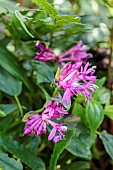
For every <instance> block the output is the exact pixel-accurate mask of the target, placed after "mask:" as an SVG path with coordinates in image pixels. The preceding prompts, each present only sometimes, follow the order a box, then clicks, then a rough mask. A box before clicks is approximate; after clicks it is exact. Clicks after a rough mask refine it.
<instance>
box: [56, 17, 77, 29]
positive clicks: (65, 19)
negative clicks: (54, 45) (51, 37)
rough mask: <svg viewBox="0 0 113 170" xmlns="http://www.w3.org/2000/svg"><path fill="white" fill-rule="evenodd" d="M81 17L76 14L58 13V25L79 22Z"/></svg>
mask: <svg viewBox="0 0 113 170" xmlns="http://www.w3.org/2000/svg"><path fill="white" fill-rule="evenodd" d="M79 21H80V18H79V17H76V16H69V15H61V16H60V15H57V16H56V26H58V27H59V26H60V27H62V26H64V25H66V24H71V23H76V22H79Z"/></svg>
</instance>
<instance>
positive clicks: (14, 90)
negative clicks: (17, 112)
mask: <svg viewBox="0 0 113 170" xmlns="http://www.w3.org/2000/svg"><path fill="white" fill-rule="evenodd" d="M0 90H1V91H3V92H5V93H7V94H9V95H11V96H15V95H16V96H18V95H19V94H20V93H21V91H22V84H21V82H20V81H18V80H17V79H16V78H15V77H13V76H12V75H11V74H9V73H8V72H7V71H5V70H4V69H3V68H2V67H0Z"/></svg>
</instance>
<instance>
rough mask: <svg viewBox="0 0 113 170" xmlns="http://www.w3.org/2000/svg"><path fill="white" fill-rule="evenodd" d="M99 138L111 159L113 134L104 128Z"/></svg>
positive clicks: (112, 157)
mask: <svg viewBox="0 0 113 170" xmlns="http://www.w3.org/2000/svg"><path fill="white" fill-rule="evenodd" d="M100 138H101V140H102V142H103V145H104V147H105V150H106V152H107V153H108V154H109V156H110V157H111V159H113V135H111V134H109V133H108V132H107V131H105V130H104V131H102V133H101V135H100Z"/></svg>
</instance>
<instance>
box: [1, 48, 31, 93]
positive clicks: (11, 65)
mask: <svg viewBox="0 0 113 170" xmlns="http://www.w3.org/2000/svg"><path fill="white" fill-rule="evenodd" d="M0 65H1V66H2V67H3V68H4V69H5V70H7V71H8V72H9V73H10V74H12V75H13V76H15V77H16V78H18V79H19V80H21V81H22V82H23V83H24V84H25V85H26V87H27V88H28V89H29V90H30V91H31V92H33V91H34V90H33V88H32V85H31V83H30V81H29V80H28V78H27V75H26V70H24V68H23V67H22V66H21V65H20V63H19V62H18V60H17V59H16V57H15V56H14V55H13V54H12V53H11V52H9V51H8V50H7V49H6V48H5V47H4V46H1V47H0Z"/></svg>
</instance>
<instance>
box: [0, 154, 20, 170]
mask: <svg viewBox="0 0 113 170" xmlns="http://www.w3.org/2000/svg"><path fill="white" fill-rule="evenodd" d="M1 168H2V169H3V170H23V166H22V164H21V163H20V162H17V161H16V160H15V159H13V158H9V157H8V155H7V154H5V153H3V152H0V169H1Z"/></svg>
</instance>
